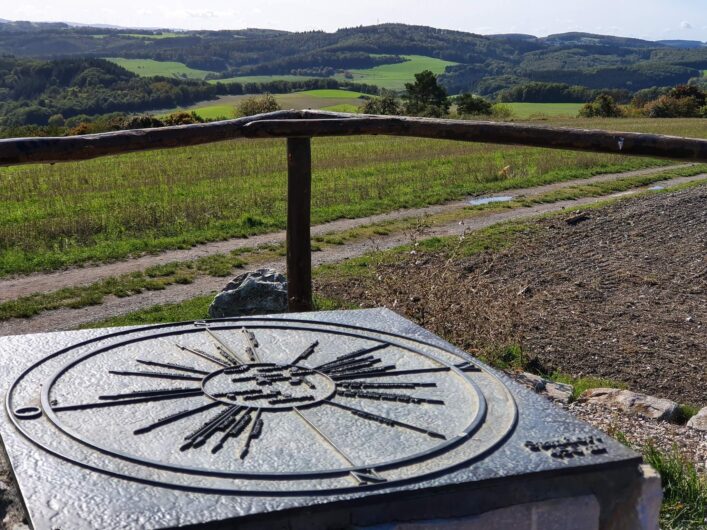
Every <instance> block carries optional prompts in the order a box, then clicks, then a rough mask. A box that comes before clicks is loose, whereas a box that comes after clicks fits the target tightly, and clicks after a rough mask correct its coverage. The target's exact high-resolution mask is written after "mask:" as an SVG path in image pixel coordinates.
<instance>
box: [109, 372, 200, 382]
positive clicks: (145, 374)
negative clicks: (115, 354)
mask: <svg viewBox="0 0 707 530" xmlns="http://www.w3.org/2000/svg"><path fill="white" fill-rule="evenodd" d="M108 373H109V374H114V375H125V376H129V377H154V378H156V379H178V380H180V381H201V380H202V379H203V377H195V376H193V375H184V374H174V373H169V372H124V371H118V370H109V371H108Z"/></svg>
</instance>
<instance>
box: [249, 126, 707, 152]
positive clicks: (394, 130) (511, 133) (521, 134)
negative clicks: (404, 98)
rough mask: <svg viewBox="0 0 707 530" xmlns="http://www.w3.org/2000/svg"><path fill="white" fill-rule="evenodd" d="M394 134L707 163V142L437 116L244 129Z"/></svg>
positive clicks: (252, 134)
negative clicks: (448, 118)
mask: <svg viewBox="0 0 707 530" xmlns="http://www.w3.org/2000/svg"><path fill="white" fill-rule="evenodd" d="M364 134H372V135H392V136H412V137H419V138H436V139H443V140H457V141H465V142H485V143H493V144H507V145H525V146H534V147H547V148H552V149H570V150H575V151H592V152H600V153H617V154H623V155H633V156H649V157H656V158H669V159H673V160H690V161H694V162H705V163H707V140H702V139H698V138H681V137H677V136H664V135H658V134H644V133H635V132H613V131H602V130H593V129H573V128H566V127H547V126H538V125H527V124H520V123H503V122H501V123H499V122H484V121H467V120H438V119H425V118H408V117H398V116H390V117H385V116H364V117H358V118H357V117H346V118H340V117H329V116H328V117H327V118H326V119H299V120H269V119H266V120H259V121H256V122H252V123H250V124H248V125H247V126H246V127H244V136H246V137H248V138H280V137H283V136H284V137H294V136H353V135H364Z"/></svg>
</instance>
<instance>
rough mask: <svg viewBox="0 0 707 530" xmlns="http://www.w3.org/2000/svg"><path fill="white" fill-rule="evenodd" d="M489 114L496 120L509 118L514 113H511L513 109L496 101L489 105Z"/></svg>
mask: <svg viewBox="0 0 707 530" xmlns="http://www.w3.org/2000/svg"><path fill="white" fill-rule="evenodd" d="M491 116H492V117H493V118H495V119H497V120H510V119H512V118H513V117H514V116H515V114H514V113H513V109H512V108H511V107H509V106H508V105H504V104H503V103H496V104H495V105H494V106H493V107H491Z"/></svg>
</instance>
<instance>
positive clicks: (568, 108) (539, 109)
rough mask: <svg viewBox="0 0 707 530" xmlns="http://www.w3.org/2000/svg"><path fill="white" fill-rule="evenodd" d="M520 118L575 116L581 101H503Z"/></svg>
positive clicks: (580, 106)
mask: <svg viewBox="0 0 707 530" xmlns="http://www.w3.org/2000/svg"><path fill="white" fill-rule="evenodd" d="M504 105H506V106H508V107H509V108H510V109H511V110H512V111H513V114H514V115H515V117H517V118H520V119H525V118H531V117H540V116H553V117H559V116H564V117H572V118H573V117H575V116H577V113H578V112H579V109H581V108H582V105H583V103H504Z"/></svg>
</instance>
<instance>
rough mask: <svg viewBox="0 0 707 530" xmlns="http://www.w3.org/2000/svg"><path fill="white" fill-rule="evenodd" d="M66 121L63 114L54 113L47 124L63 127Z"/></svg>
mask: <svg viewBox="0 0 707 530" xmlns="http://www.w3.org/2000/svg"><path fill="white" fill-rule="evenodd" d="M64 123H65V120H64V116H62V115H61V114H54V115H53V116H50V117H49V120H47V125H49V126H50V127H63V126H64Z"/></svg>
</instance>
